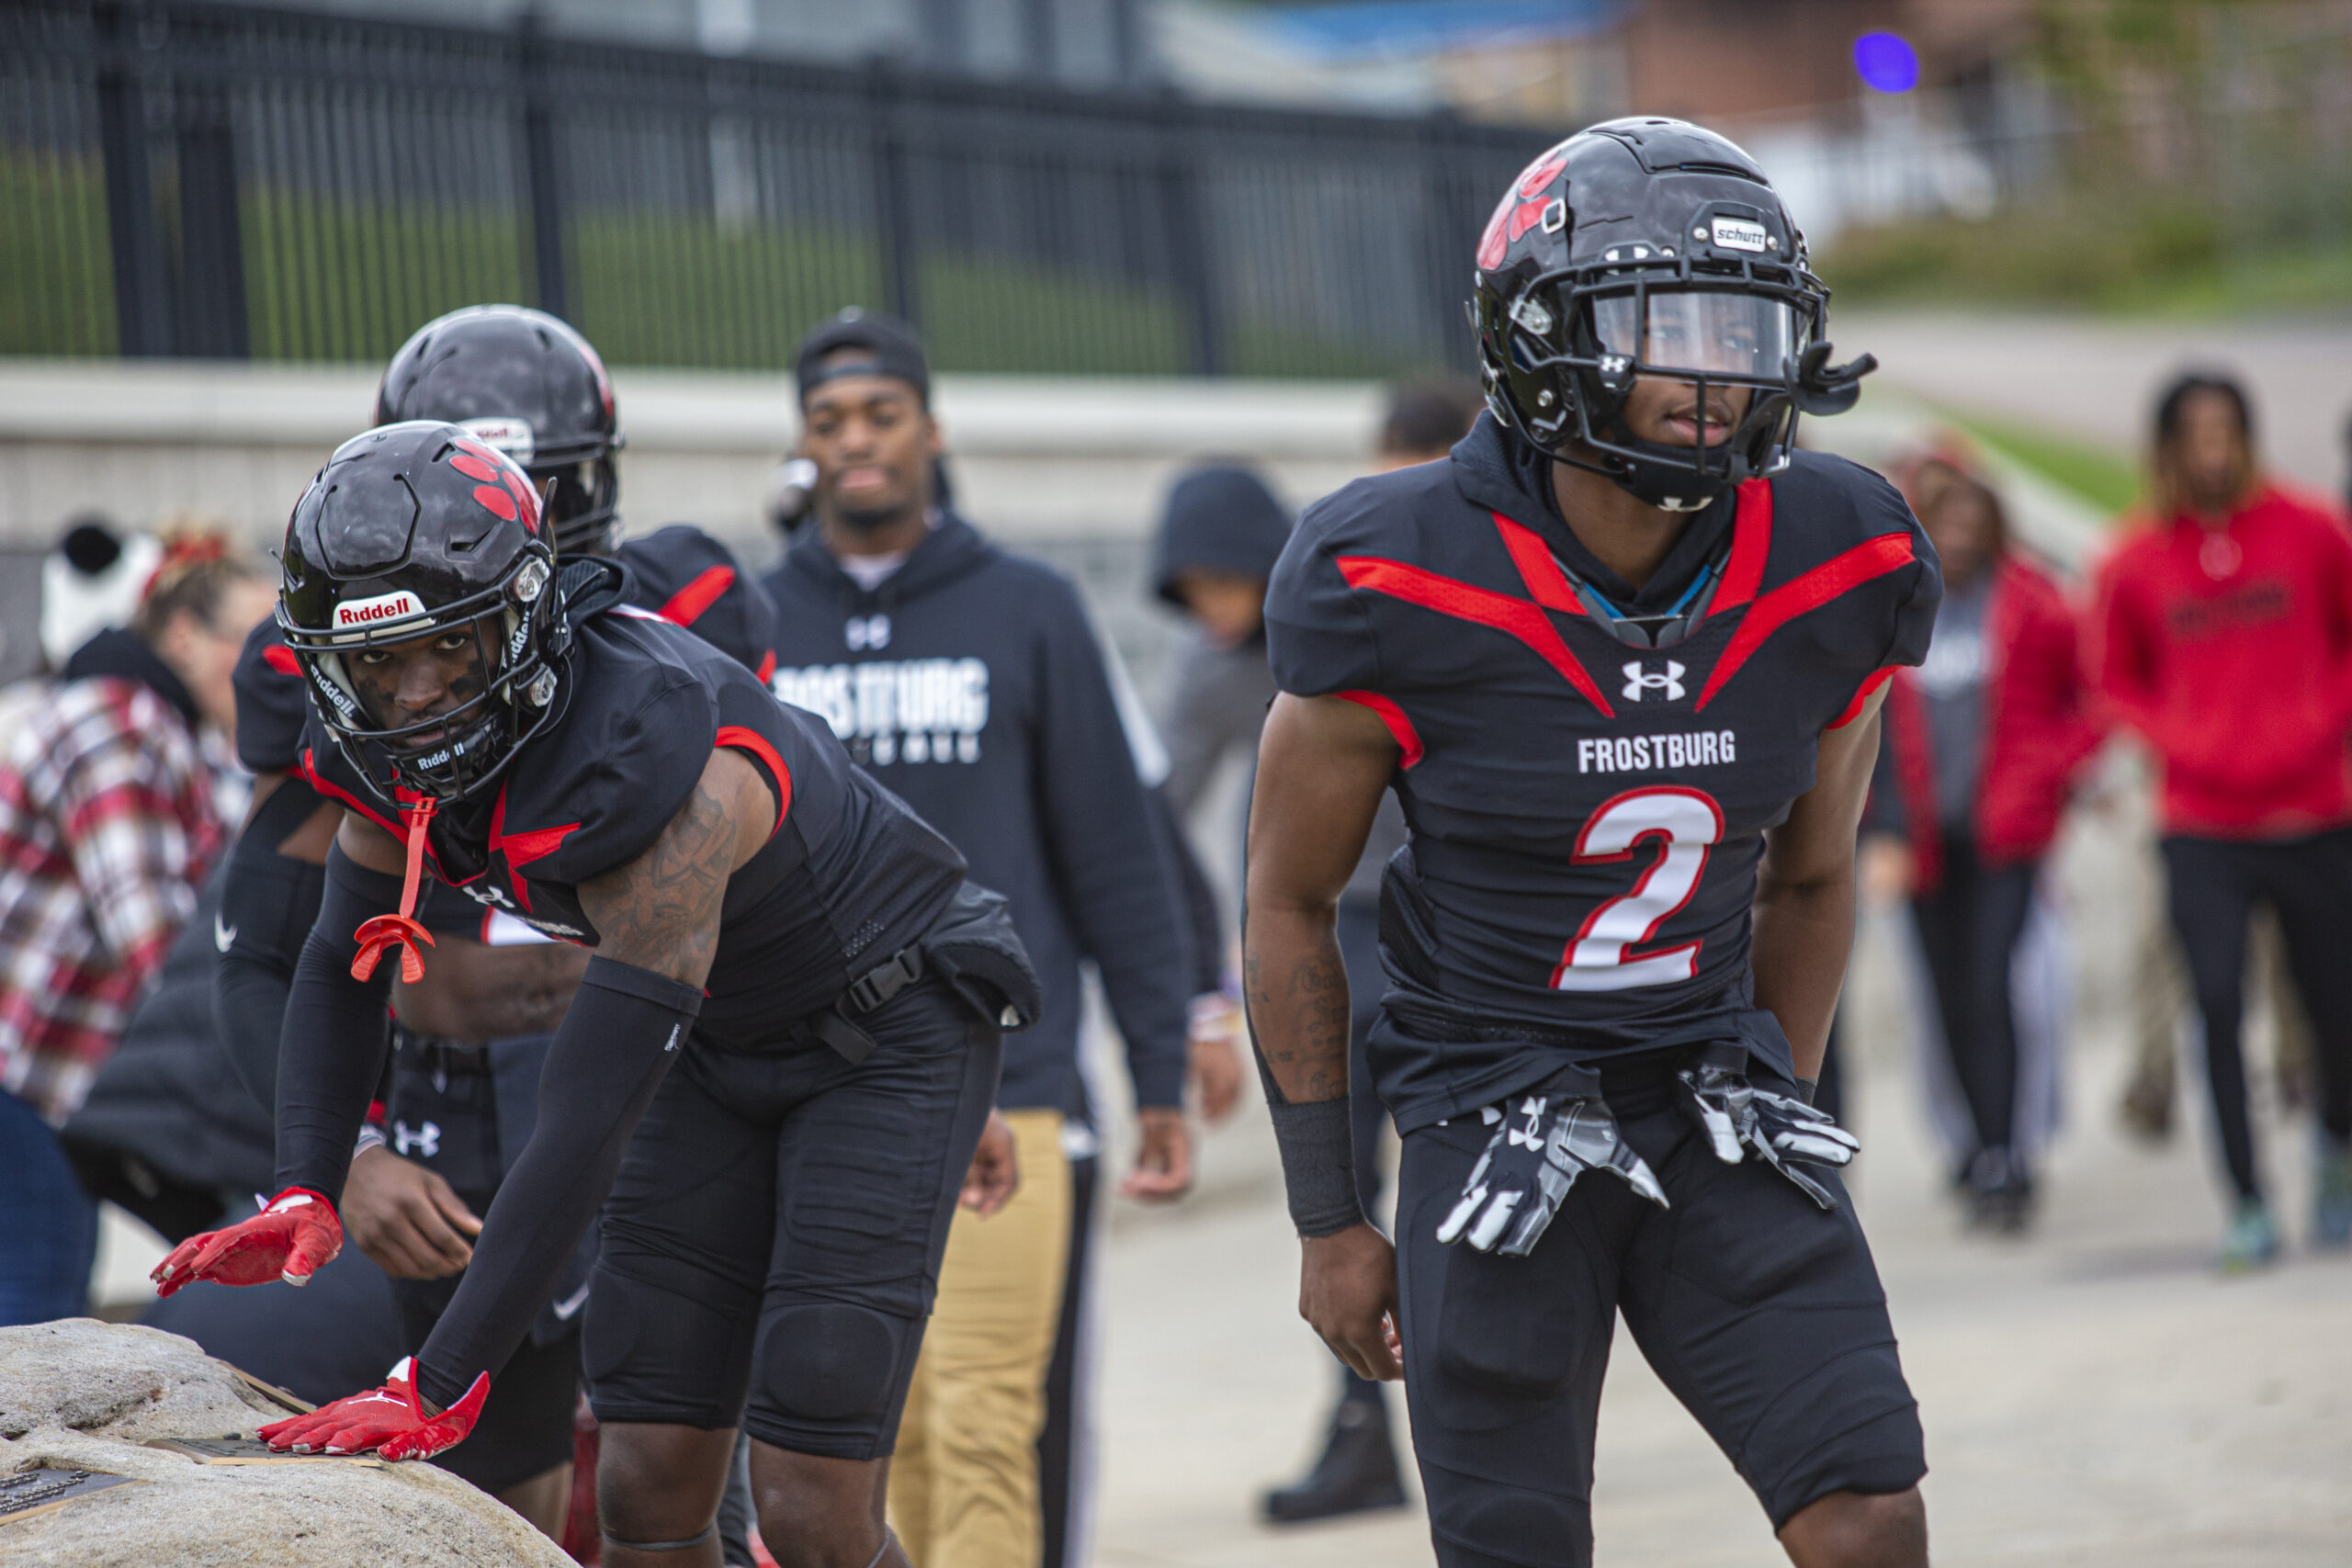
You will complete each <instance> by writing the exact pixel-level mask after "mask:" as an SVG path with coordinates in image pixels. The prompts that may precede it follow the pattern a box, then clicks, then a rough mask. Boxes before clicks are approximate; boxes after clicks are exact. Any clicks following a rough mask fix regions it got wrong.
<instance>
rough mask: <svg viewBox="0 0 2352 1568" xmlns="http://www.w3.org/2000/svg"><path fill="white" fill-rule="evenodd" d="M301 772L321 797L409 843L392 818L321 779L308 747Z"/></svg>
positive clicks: (428, 851) (429, 849)
mask: <svg viewBox="0 0 2352 1568" xmlns="http://www.w3.org/2000/svg"><path fill="white" fill-rule="evenodd" d="M300 770H301V774H302V776H303V777H304V778H306V779H308V780H309V781H310V782H311V788H312V789H314V790H317V791H318V792H319V793H320V794H321V795H332V796H334V798H335V799H337V800H340V801H341V802H343V803H344V804H345V806H347V807H351V809H352V810H354V811H356V812H357V813H359V815H360V816H362V817H365V818H368V821H370V822H373V823H374V824H376V826H377V827H379V828H381V829H383V830H384V831H385V832H387V833H390V835H391V836H392V837H393V838H394V839H396V840H401V842H403V843H405V842H406V841H407V839H408V835H407V834H405V833H403V832H402V831H401V828H400V825H399V824H398V823H396V822H394V821H392V820H391V819H390V818H386V817H379V816H378V815H377V814H376V811H375V808H374V807H370V806H369V805H368V803H367V802H366V801H364V800H361V799H360V798H359V797H358V796H357V795H354V794H352V793H351V792H350V791H349V790H347V789H345V788H344V787H342V786H341V785H340V784H335V783H334V782H333V781H332V780H329V779H325V778H322V777H321V776H320V774H319V770H318V768H317V767H316V765H315V764H314V763H313V761H312V759H311V750H310V748H309V747H307V746H306V747H304V748H303V749H302V761H301V763H300ZM424 852H425V853H426V854H428V855H429V854H432V853H433V846H432V845H431V844H429V843H428V844H427V845H425V847H424ZM434 864H435V865H436V866H437V865H439V864H440V861H439V860H438V859H437V858H436V859H435V861H434Z"/></svg>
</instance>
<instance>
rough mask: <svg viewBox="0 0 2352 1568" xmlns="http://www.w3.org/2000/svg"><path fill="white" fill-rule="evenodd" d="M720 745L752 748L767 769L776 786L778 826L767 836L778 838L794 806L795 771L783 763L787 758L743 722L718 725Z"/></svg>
mask: <svg viewBox="0 0 2352 1568" xmlns="http://www.w3.org/2000/svg"><path fill="white" fill-rule="evenodd" d="M718 744H719V745H721V746H728V747H732V748H733V749H735V750H739V751H749V752H750V753H751V754H752V756H753V757H755V758H757V759H758V760H759V761H760V764H761V765H762V766H763V767H764V768H766V769H767V771H768V776H769V778H770V779H771V780H772V781H773V782H774V784H775V827H774V828H771V829H768V837H769V838H771V839H773V838H775V836H776V834H777V832H778V831H779V830H781V829H783V827H784V818H785V815H786V813H787V812H789V811H790V810H791V809H792V770H790V769H789V768H786V766H785V765H784V759H783V758H782V757H779V756H777V755H776V750H775V747H773V746H771V745H769V744H768V739H767V737H766V736H764V735H762V734H761V733H760V732H759V731H758V730H756V729H746V728H743V727H742V726H741V725H740V724H722V725H720V726H719V727H718Z"/></svg>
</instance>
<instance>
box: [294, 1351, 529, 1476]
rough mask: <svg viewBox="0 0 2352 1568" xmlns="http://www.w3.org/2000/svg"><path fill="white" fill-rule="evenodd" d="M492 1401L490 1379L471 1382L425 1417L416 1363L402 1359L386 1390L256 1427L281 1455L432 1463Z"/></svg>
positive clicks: (462, 1436)
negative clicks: (371, 1455)
mask: <svg viewBox="0 0 2352 1568" xmlns="http://www.w3.org/2000/svg"><path fill="white" fill-rule="evenodd" d="M489 1397H490V1374H489V1373H488V1372H484V1373H482V1374H481V1376H480V1377H477V1378H476V1379H474V1385H473V1387H471V1388H469V1389H468V1390H466V1396H465V1398H463V1399H461V1400H459V1401H458V1403H457V1404H452V1405H451V1406H449V1408H448V1409H447V1410H444V1411H443V1412H441V1414H440V1415H438V1416H427V1415H426V1414H425V1413H424V1404H423V1402H422V1401H420V1400H419V1399H418V1398H417V1397H416V1358H415V1357H413V1356H402V1357H401V1363H400V1365H399V1366H397V1367H394V1368H393V1369H392V1371H391V1375H390V1377H388V1378H386V1379H385V1380H384V1386H383V1387H381V1388H379V1389H370V1390H369V1391H368V1393H352V1394H345V1396H344V1397H343V1398H341V1399H338V1400H335V1401H334V1403H332V1404H322V1405H320V1406H319V1407H318V1408H317V1409H316V1410H313V1411H311V1413H310V1414H309V1415H308V1416H288V1417H287V1418H286V1419H285V1420H283V1421H272V1422H271V1423H270V1424H269V1425H268V1426H266V1427H261V1428H259V1432H260V1436H261V1438H262V1440H263V1441H264V1442H266V1443H267V1444H268V1445H269V1446H270V1447H271V1448H273V1449H277V1450H280V1451H281V1452H283V1451H286V1450H291V1451H293V1452H295V1453H298V1454H314V1453H329V1454H364V1453H366V1452H367V1451H368V1450H369V1449H373V1450H376V1452H377V1453H378V1454H379V1455H380V1456H382V1457H383V1458H385V1459H431V1458H432V1457H433V1456H434V1455H435V1454H437V1453H439V1452H440V1451H441V1450H443V1449H447V1448H453V1447H455V1446H456V1445H458V1443H461V1442H463V1441H465V1438H466V1434H467V1433H468V1432H470V1431H472V1430H473V1429H474V1418H475V1417H476V1416H480V1415H481V1404H482V1401H483V1400H485V1399H488V1398H489Z"/></svg>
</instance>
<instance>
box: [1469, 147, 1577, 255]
mask: <svg viewBox="0 0 2352 1568" xmlns="http://www.w3.org/2000/svg"><path fill="white" fill-rule="evenodd" d="M1567 166H1568V157H1567V154H1566V152H1559V151H1556V150H1555V151H1554V152H1546V153H1545V154H1544V156H1543V157H1541V158H1538V159H1537V160H1535V162H1534V163H1532V164H1529V165H1528V166H1527V169H1526V171H1525V172H1524V173H1522V174H1521V175H1520V176H1519V183H1518V184H1517V185H1515V186H1512V187H1511V188H1510V191H1509V192H1508V193H1507V194H1505V196H1504V197H1503V198H1502V200H1501V201H1499V202H1498V203H1497V204H1496V205H1495V215H1494V216H1493V217H1492V218H1489V219H1487V231H1486V233H1485V234H1484V235H1483V236H1481V237H1480V239H1479V241H1478V265H1479V266H1480V267H1481V268H1482V269H1484V270H1486V271H1487V272H1492V271H1493V270H1494V269H1495V268H1497V267H1498V266H1500V265H1503V257H1504V256H1505V255H1507V254H1510V247H1511V245H1512V243H1514V242H1516V241H1517V240H1518V239H1519V237H1520V236H1521V235H1522V234H1524V233H1526V232H1527V231H1529V230H1530V229H1532V228H1534V227H1535V225H1536V224H1538V223H1540V222H1542V221H1543V220H1544V208H1546V207H1547V206H1549V205H1551V204H1550V203H1548V202H1546V201H1545V200H1544V192H1545V191H1546V190H1549V189H1550V188H1551V186H1552V182H1553V181H1554V180H1556V179H1558V178H1559V177H1560V172H1561V171H1562V170H1563V169H1566V167H1567Z"/></svg>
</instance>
